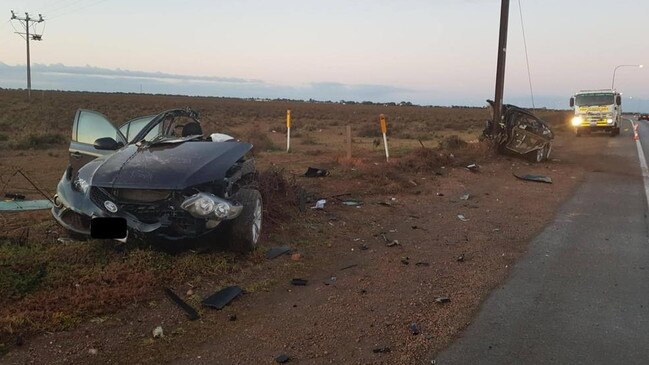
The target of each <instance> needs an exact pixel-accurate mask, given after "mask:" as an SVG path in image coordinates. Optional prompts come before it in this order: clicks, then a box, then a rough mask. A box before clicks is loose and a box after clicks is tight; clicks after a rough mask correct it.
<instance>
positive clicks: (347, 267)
mask: <svg viewBox="0 0 649 365" xmlns="http://www.w3.org/2000/svg"><path fill="white" fill-rule="evenodd" d="M356 266H358V264H351V265H347V266H345V267H342V268H340V271H343V270H347V269H351V268H352V267H356Z"/></svg>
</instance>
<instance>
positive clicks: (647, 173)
mask: <svg viewBox="0 0 649 365" xmlns="http://www.w3.org/2000/svg"><path fill="white" fill-rule="evenodd" d="M629 121H630V122H631V125H633V121H631V120H629ZM638 123H640V122H638ZM635 145H636V147H637V148H638V159H640V168H641V169H642V180H643V181H644V193H645V196H646V197H647V208H649V168H648V167H647V159H646V158H645V154H644V150H643V149H642V143H640V139H638V140H637V141H635Z"/></svg>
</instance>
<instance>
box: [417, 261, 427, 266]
mask: <svg viewBox="0 0 649 365" xmlns="http://www.w3.org/2000/svg"><path fill="white" fill-rule="evenodd" d="M415 265H416V266H430V263H428V262H426V261H419V262H417V263H416V264H415Z"/></svg>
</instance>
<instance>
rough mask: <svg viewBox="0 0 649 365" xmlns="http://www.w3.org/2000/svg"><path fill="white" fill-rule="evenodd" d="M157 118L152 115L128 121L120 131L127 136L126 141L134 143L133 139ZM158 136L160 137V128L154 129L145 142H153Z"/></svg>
mask: <svg viewBox="0 0 649 365" xmlns="http://www.w3.org/2000/svg"><path fill="white" fill-rule="evenodd" d="M153 118H155V115H150V116H146V117H140V118H136V119H133V120H131V121H128V122H127V123H126V124H124V125H123V126H121V127H120V128H119V130H120V131H121V132H122V134H123V135H124V136H126V139H127V140H128V141H129V142H133V141H132V140H133V138H135V136H137V134H138V133H140V131H141V130H142V128H144V127H145V126H146V125H147V124H149V122H150V121H151V120H152V119H153ZM156 135H158V128H153V129H152V130H151V131H150V132H149V133H147V135H146V136H145V137H144V139H145V140H147V141H150V140H152V139H153V138H154V137H155V136H156Z"/></svg>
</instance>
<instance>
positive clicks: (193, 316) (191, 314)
mask: <svg viewBox="0 0 649 365" xmlns="http://www.w3.org/2000/svg"><path fill="white" fill-rule="evenodd" d="M165 294H167V297H169V299H171V301H172V302H174V303H175V304H176V305H177V306H178V307H179V308H180V309H182V310H183V311H185V314H186V315H187V319H189V320H190V321H194V320H197V319H199V318H200V316H199V315H198V312H197V311H196V309H194V307H192V306H191V305H189V304H187V302H185V301H184V300H182V299H181V298H180V297H179V296H178V295H176V293H174V291H173V290H171V289H170V288H165Z"/></svg>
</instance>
